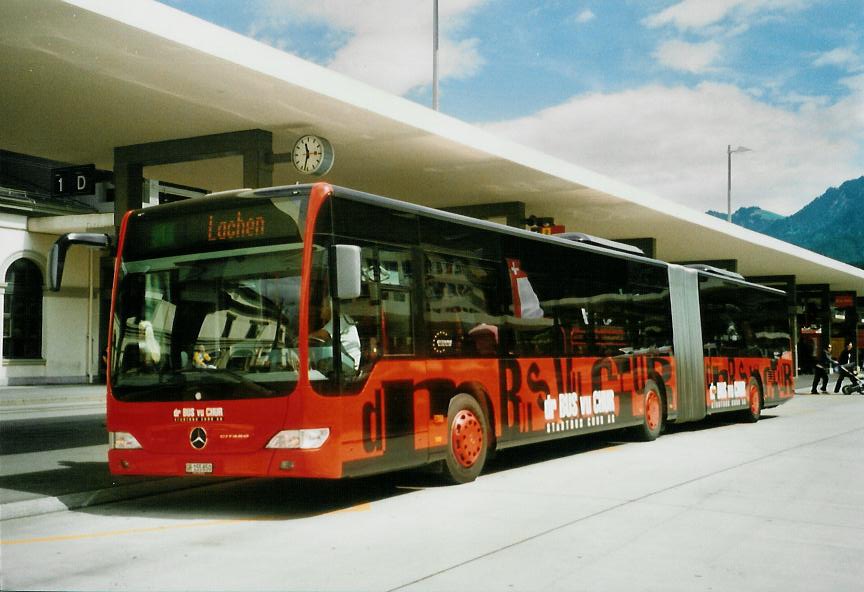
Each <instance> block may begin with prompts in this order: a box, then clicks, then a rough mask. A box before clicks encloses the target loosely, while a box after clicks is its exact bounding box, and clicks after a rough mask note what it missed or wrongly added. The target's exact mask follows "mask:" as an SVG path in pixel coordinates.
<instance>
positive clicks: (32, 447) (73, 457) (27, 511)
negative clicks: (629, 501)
mask: <svg viewBox="0 0 864 592" xmlns="http://www.w3.org/2000/svg"><path fill="white" fill-rule="evenodd" d="M835 380H836V376H832V380H830V381H829V384H828V390H829V393H831V391H832V390H833V387H834V381H835ZM811 384H812V376H806V375H804V376H800V377H799V378H798V379H797V381H796V393H797V395H800V396H808V397H809V396H812V395H810V385H811ZM817 396H825V395H817ZM829 396H843V395H833V394H829ZM107 450H108V445H107V432H106V430H105V386H104V385H40V386H25V387H6V388H0V520H8V519H12V518H20V517H24V516H33V515H38V514H44V513H48V512H57V511H62V510H67V509H75V508H82V507H87V506H93V505H98V504H104V503H110V502H114V501H120V500H124V499H132V498H136V497H143V496H147V495H153V494H157V493H163V492H166V491H173V490H177V489H183V488H189V487H199V486H203V485H209V484H213V483H214V482H216V480H214V479H208V478H185V477H184V478H152V477H118V476H113V475H111V474H110V473H109V472H108V466H107V462H106V458H107Z"/></svg>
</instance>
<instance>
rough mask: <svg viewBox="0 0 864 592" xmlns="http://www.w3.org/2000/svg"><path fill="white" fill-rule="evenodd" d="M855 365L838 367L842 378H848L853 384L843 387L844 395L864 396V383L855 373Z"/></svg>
mask: <svg viewBox="0 0 864 592" xmlns="http://www.w3.org/2000/svg"><path fill="white" fill-rule="evenodd" d="M854 369H855V364H854V362H853V363H852V364H844V365H842V366H837V371H838V372H840V376H842V377H844V378H846V379H848V380H849V382H851V383H852V384H847V385H844V386H843V387H842V389H841V390H842V391H843V394H844V395H851V394H853V393H858V394H859V395H864V381H862V380H861V379H860V378H858V375H857V374H855V372H854Z"/></svg>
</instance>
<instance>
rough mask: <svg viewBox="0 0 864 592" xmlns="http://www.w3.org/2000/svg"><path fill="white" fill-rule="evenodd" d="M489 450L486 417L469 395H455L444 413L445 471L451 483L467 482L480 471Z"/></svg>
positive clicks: (474, 477)
mask: <svg viewBox="0 0 864 592" xmlns="http://www.w3.org/2000/svg"><path fill="white" fill-rule="evenodd" d="M488 447H489V428H488V424H487V422H486V414H485V413H483V409H482V408H481V407H480V404H479V403H478V402H477V400H476V399H475V398H474V397H472V396H470V395H465V394H461V395H457V396H455V397H454V398H453V400H452V401H450V407H449V409H448V411H447V457H446V458H445V468H446V473H447V476H448V477H449V478H450V480H451V481H452V482H453V483H470V482H471V481H473V480H474V479H476V478H477V476H478V475H479V474H480V472H481V471H482V470H483V465H484V464H485V463H486V454H487V449H488Z"/></svg>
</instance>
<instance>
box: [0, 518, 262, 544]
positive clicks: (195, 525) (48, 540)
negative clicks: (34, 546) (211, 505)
mask: <svg viewBox="0 0 864 592" xmlns="http://www.w3.org/2000/svg"><path fill="white" fill-rule="evenodd" d="M238 522H248V521H247V520H208V521H207V522H192V523H185V524H171V525H167V526H153V527H150V528H127V529H125V530H107V531H104V532H90V533H86V534H68V535H59V536H49V537H37V538H33V539H17V540H11V541H0V545H28V544H31V543H56V542H61V541H80V540H84V539H97V538H102V537H112V536H124V535H130V534H143V533H149V532H162V531H166V530H178V529H181V528H199V527H202V526H219V525H222V524H236V523H238Z"/></svg>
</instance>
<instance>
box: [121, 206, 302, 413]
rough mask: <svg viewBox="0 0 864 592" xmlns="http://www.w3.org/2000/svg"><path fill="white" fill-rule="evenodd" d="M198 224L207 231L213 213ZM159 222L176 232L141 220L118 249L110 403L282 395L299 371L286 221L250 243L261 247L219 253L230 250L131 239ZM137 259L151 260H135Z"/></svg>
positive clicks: (294, 241)
mask: <svg viewBox="0 0 864 592" xmlns="http://www.w3.org/2000/svg"><path fill="white" fill-rule="evenodd" d="M230 215H233V213H230V214H229V215H227V216H226V215H223V218H226V217H227V219H229V220H230ZM243 215H244V216H245V213H244V214H243ZM280 215H284V212H280ZM216 216H217V217H218V214H216ZM197 217H200V216H197ZM208 217H209V220H206V219H205V221H204V224H207V225H209V226H210V229H209V230H205V231H209V232H214V231H213V230H212V227H213V225H214V224H213V221H212V220H213V217H214V215H208ZM217 219H218V218H217ZM195 220H196V216H190V217H188V219H184V220H183V222H184V223H185V224H186V225H194V222H195ZM160 224H163V225H169V224H170V225H175V226H177V220H176V219H173V220H171V219H167V220H162V219H155V220H150V221H147V220H146V219H142V221H140V222H139V224H138V227H135V228H130V231H129V232H128V234H127V241H130V239H132V240H136V243H137V244H133V245H130V248H129V249H128V250H127V251H126V253H125V254H124V258H123V261H122V263H121V266H120V272H119V277H118V284H117V291H116V294H115V298H116V300H115V310H114V319H113V336H112V337H113V343H112V356H111V384H112V391H113V394H114V396H115V398H117V399H118V400H121V401H142V402H148V401H179V400H215V399H238V398H258V397H275V396H280V395H285V394H287V392H289V391H290V390H292V389H293V387H294V385H295V384H296V382H297V378H298V372H299V370H300V368H299V356H298V351H297V345H298V344H297V341H298V324H299V309H300V293H301V290H300V276H301V270H302V253H303V249H302V246H303V243H302V238H301V237H300V233H299V230H297V229H298V228H299V227H302V226H301V225H300V224H297V223H294V224H292V225H291V227H292V228H293V229H294V230H293V231H292V232H287V233H286V232H280V233H279V236H278V237H274V236H270V237H268V240H266V241H260V242H264V243H265V244H258V245H256V244H255V241H254V240H244V241H243V242H242V243H240V244H242V245H243V246H242V247H238V248H225V247H231V246H233V244H234V243H232V242H231V241H230V240H225V241H223V242H222V243H218V242H216V241H213V242H214V243H216V244H215V245H207V246H209V247H210V248H211V249H213V248H214V246H215V248H216V250H206V248H201V247H199V248H196V249H194V250H193V249H191V248H190V246H189V244H188V243H189V241H186V240H185V238H184V237H182V236H181V237H180V238H175V239H174V241H173V243H174V244H167V245H162V247H161V248H153V247H154V245H152V243H151V248H149V249H148V248H147V247H146V246H145V244H144V243H143V241H137V239H138V238H139V236H138V235H143V234H146V235H147V236H149V237H153V236H158V235H159V232H158V230H154V228H158V226H159V225H160ZM238 224H239V223H238ZM130 226H131V225H130ZM282 226H283V229H284V227H285V223H284V221H282ZM163 234H164V233H163ZM229 238H230V237H229ZM244 238H247V239H248V238H249V237H244ZM155 246H156V247H158V245H155ZM219 246H221V247H222V248H221V249H219V248H218V247H219ZM172 247H174V248H172ZM172 251H174V252H176V253H178V254H171V252H172ZM147 253H154V254H157V255H158V256H155V257H153V258H144V257H145V256H146V254H147Z"/></svg>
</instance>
